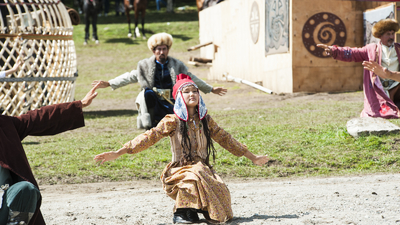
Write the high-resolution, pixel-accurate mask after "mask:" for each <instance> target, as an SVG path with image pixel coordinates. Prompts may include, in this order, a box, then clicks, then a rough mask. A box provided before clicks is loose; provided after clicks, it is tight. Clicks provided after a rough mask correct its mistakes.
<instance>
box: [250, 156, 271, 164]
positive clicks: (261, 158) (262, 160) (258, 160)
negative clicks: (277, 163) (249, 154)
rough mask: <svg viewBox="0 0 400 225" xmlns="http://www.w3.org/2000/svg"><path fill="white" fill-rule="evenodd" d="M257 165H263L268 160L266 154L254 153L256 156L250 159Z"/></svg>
mask: <svg viewBox="0 0 400 225" xmlns="http://www.w3.org/2000/svg"><path fill="white" fill-rule="evenodd" d="M251 161H252V162H253V163H254V164H256V165H257V166H263V165H264V164H265V163H267V162H268V161H269V158H268V155H256V158H255V159H253V160H251Z"/></svg>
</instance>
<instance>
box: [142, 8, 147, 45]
mask: <svg viewBox="0 0 400 225" xmlns="http://www.w3.org/2000/svg"><path fill="white" fill-rule="evenodd" d="M145 15H146V9H144V10H143V11H142V34H143V39H147V37H146V34H145V32H144V16H145Z"/></svg>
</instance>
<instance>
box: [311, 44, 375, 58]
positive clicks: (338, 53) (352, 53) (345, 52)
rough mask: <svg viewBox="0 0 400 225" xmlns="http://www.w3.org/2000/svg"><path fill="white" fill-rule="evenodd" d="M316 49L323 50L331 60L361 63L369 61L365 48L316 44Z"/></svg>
mask: <svg viewBox="0 0 400 225" xmlns="http://www.w3.org/2000/svg"><path fill="white" fill-rule="evenodd" d="M317 47H320V48H323V49H324V50H325V53H326V54H327V55H330V56H332V58H334V59H336V60H340V61H344V62H362V61H365V60H369V58H368V50H367V47H362V48H350V47H338V46H336V45H334V46H328V45H325V44H317Z"/></svg>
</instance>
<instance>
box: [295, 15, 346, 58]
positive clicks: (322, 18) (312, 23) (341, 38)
mask: <svg viewBox="0 0 400 225" xmlns="http://www.w3.org/2000/svg"><path fill="white" fill-rule="evenodd" d="M346 37H347V34H346V27H345V25H344V23H343V21H342V20H341V19H340V18H339V17H337V16H336V15H334V14H332V13H328V12H322V13H317V14H315V15H313V16H312V17H310V18H309V19H308V20H307V22H306V23H305V24H304V27H303V33H302V38H303V44H304V46H305V47H306V49H307V50H308V51H309V52H310V53H311V54H313V55H314V56H317V57H320V58H326V57H329V56H328V55H326V53H325V51H324V49H322V48H318V47H317V44H325V45H328V46H330V45H338V46H344V45H345V43H346Z"/></svg>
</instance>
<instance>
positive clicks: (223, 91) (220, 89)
mask: <svg viewBox="0 0 400 225" xmlns="http://www.w3.org/2000/svg"><path fill="white" fill-rule="evenodd" d="M188 75H189V76H190V77H191V78H192V80H193V82H194V83H195V84H196V85H197V86H198V87H199V89H200V91H202V92H204V93H206V94H207V93H210V92H212V93H213V94H217V95H220V96H222V95H224V94H226V92H227V91H228V90H227V89H226V88H223V87H213V86H211V85H209V84H207V83H206V82H205V81H203V80H202V79H200V78H198V77H197V76H195V75H194V74H192V73H190V72H188Z"/></svg>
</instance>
